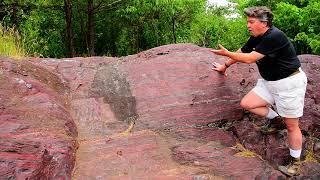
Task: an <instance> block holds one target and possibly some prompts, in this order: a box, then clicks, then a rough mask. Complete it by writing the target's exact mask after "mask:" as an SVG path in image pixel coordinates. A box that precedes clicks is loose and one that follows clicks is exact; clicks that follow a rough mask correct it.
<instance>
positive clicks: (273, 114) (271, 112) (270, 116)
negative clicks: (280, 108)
mask: <svg viewBox="0 0 320 180" xmlns="http://www.w3.org/2000/svg"><path fill="white" fill-rule="evenodd" d="M268 110H269V112H268V114H267V115H266V118H268V119H273V118H275V117H277V116H279V115H278V114H277V113H276V112H275V111H274V110H272V109H271V108H269V107H268Z"/></svg>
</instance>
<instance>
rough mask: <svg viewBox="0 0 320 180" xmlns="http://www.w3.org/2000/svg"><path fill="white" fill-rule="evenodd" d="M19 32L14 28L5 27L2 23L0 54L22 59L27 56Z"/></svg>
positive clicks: (0, 29) (0, 27)
mask: <svg viewBox="0 0 320 180" xmlns="http://www.w3.org/2000/svg"><path fill="white" fill-rule="evenodd" d="M19 37H20V36H19V34H18V33H17V32H15V31H14V30H13V29H12V28H10V29H5V28H4V27H3V26H2V24H0V56H8V57H12V58H15V59H21V58H22V57H24V56H25V51H24V49H23V47H22V45H21V43H20V40H19Z"/></svg>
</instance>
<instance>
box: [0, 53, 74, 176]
mask: <svg viewBox="0 0 320 180" xmlns="http://www.w3.org/2000/svg"><path fill="white" fill-rule="evenodd" d="M0 68H1V70H0V106H1V109H0V177H1V178H0V179H47V178H50V179H70V177H71V171H72V169H73V166H74V160H75V150H76V147H77V143H76V136H77V131H76V127H75V123H74V121H73V119H72V118H71V116H70V113H69V111H68V109H67V108H66V104H65V103H66V99H65V95H67V94H65V93H68V92H67V91H66V90H67V88H65V87H64V85H63V84H62V83H61V81H60V80H59V78H58V77H57V76H55V75H54V74H52V73H50V72H49V71H47V70H46V69H43V68H40V67H37V66H33V65H32V64H30V63H15V62H14V61H10V60H7V59H4V58H1V61H0Z"/></svg>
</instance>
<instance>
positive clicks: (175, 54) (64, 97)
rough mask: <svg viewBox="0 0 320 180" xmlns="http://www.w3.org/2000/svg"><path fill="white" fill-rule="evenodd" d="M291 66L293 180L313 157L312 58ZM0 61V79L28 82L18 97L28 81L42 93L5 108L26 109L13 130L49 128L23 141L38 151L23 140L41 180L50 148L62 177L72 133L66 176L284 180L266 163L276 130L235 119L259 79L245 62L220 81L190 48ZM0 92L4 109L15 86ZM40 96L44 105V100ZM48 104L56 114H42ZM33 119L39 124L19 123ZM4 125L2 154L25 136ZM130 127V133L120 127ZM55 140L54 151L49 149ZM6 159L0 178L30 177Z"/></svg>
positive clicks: (279, 138)
mask: <svg viewBox="0 0 320 180" xmlns="http://www.w3.org/2000/svg"><path fill="white" fill-rule="evenodd" d="M300 59H301V61H302V65H303V69H304V71H305V72H306V73H307V75H308V76H309V82H308V91H307V96H306V108H305V116H304V117H303V118H302V119H301V127H302V129H303V133H304V146H305V149H306V150H305V151H304V158H305V159H306V161H304V163H303V166H302V167H303V172H302V174H301V175H300V176H299V177H297V178H298V179H299V178H300V179H304V178H317V177H319V176H320V165H319V163H318V162H317V161H319V159H320V148H319V147H320V145H319V144H320V142H319V139H320V134H319V127H320V126H319V116H320V113H319V109H320V108H319V102H320V99H319V89H320V87H319V84H320V83H319V79H320V77H319V76H320V75H319V72H320V62H319V60H320V58H319V56H312V55H303V56H300ZM1 60H2V61H1V62H2V66H1V67H2V72H3V73H2V77H6V78H8V79H9V78H14V77H15V76H19V77H20V78H21V77H23V78H30V81H27V80H24V81H25V82H27V83H25V84H24V86H25V87H26V88H27V90H26V91H27V92H28V91H30V90H28V85H27V84H31V85H32V88H34V87H38V86H37V83H38V84H39V83H40V84H41V85H43V86H41V90H40V91H41V92H43V93H42V94H39V93H38V94H37V96H36V97H37V98H36V97H33V99H32V100H28V101H27V102H28V103H29V102H30V101H31V102H33V104H32V105H33V106H35V107H36V108H35V107H32V106H30V105H29V104H25V103H27V102H24V101H22V100H21V99H25V97H29V96H27V95H25V92H24V94H23V95H20V96H19V97H18V98H16V99H17V100H16V101H19V102H20V101H21V102H24V103H21V104H20V105H19V107H17V108H16V109H12V111H10V112H12V113H13V114H19V112H20V109H19V108H20V106H23V107H32V108H31V109H32V111H30V109H27V110H26V111H24V112H23V113H22V114H23V115H24V116H23V117H25V118H20V119H19V123H21V124H23V125H24V124H31V125H32V128H31V127H29V129H32V130H33V126H35V129H36V127H39V128H40V129H41V128H43V127H47V126H48V127H50V130H46V131H44V132H45V133H44V134H42V136H41V138H40V137H38V138H35V137H33V136H32V138H31V139H32V143H34V142H37V143H38V141H40V146H39V147H41V148H38V149H39V150H38V149H37V148H34V147H33V144H32V143H31V145H28V147H25V148H27V149H28V148H29V147H30V146H32V147H33V149H35V150H33V151H30V152H31V153H30V154H32V156H34V159H37V160H38V159H39V160H38V161H39V162H42V167H39V166H34V169H37V168H38V171H37V172H40V171H43V174H41V173H42V172H41V173H38V174H37V175H40V174H41V175H43V177H47V178H49V179H50V178H53V177H58V176H56V174H54V173H51V174H50V173H47V174H45V172H47V171H46V170H47V168H49V167H50V168H51V167H53V166H54V165H53V164H54V163H53V162H52V160H51V161H50V160H49V159H50V157H52V156H53V157H54V155H55V150H60V151H63V152H66V151H67V150H68V151H67V152H68V153H69V154H68V158H69V159H66V158H65V159H63V158H61V157H62V156H59V158H60V159H57V161H55V163H57V164H59V163H60V164H68V167H67V168H66V167H62V166H58V165H57V166H54V167H57V168H58V167H59V168H61V170H60V172H67V173H70V168H72V167H73V163H74V162H73V160H74V158H75V157H74V156H73V154H72V153H74V152H75V148H77V143H75V141H74V140H75V137H76V132H77V131H78V138H77V141H78V143H79V148H78V150H77V155H76V161H75V168H74V171H73V174H72V178H73V179H224V178H231V179H233V178H235V179H254V178H258V179H277V178H285V176H283V175H282V174H281V173H280V172H279V171H277V170H276V166H277V165H278V164H282V163H283V162H284V161H285V159H286V158H287V157H288V152H287V151H288V148H287V144H286V131H282V132H280V133H278V134H275V135H270V136H266V135H262V134H261V133H260V132H259V131H258V128H259V126H261V125H262V124H263V123H264V122H265V121H266V120H265V119H264V118H260V117H256V116H254V115H252V114H249V113H247V112H244V111H243V110H242V109H241V108H240V106H239V102H240V99H241V97H243V96H244V95H245V93H247V92H248V91H249V90H250V89H251V88H252V87H253V86H254V84H255V82H256V79H257V78H259V75H258V72H257V68H256V66H255V65H246V64H235V65H233V66H232V67H231V68H230V69H228V76H223V75H221V74H219V73H217V72H215V71H212V70H211V63H212V62H213V61H217V62H223V61H224V60H225V59H224V58H223V57H221V56H216V55H214V54H212V53H211V52H210V51H209V49H206V48H200V47H198V46H194V45H191V44H177V45H167V46H161V47H158V48H154V49H151V50H148V51H144V52H141V53H139V54H136V55H132V56H127V57H122V58H107V57H92V58H72V59H30V60H28V61H25V62H24V63H21V64H24V66H23V67H32V68H20V70H19V71H17V70H13V69H14V68H12V66H13V65H11V64H14V63H12V62H11V61H9V60H4V59H1ZM16 64H20V63H16ZM10 68H11V69H10ZM18 69H19V68H18ZM33 69H39V70H37V71H35V70H33ZM3 74H6V76H3ZM32 78H33V79H32ZM12 81H13V80H12ZM13 82H14V81H13ZM13 82H12V84H14V83H13ZM1 87H2V88H1V92H0V93H1V103H2V104H3V107H6V108H5V109H4V110H5V111H8V110H7V109H8V108H7V107H11V106H10V102H11V101H13V100H6V98H7V99H8V98H9V97H8V96H5V94H6V93H7V91H12V92H11V93H13V92H14V91H13V90H14V89H18V88H16V87H14V86H10V83H9V84H6V83H2V84H1ZM39 87H40V86H39ZM38 89H39V88H38ZM28 93H31V92H28ZM2 94H3V95H2ZM43 94H44V95H43ZM38 96H41V98H40V97H38ZM2 97H3V98H2ZM10 97H11V96H10ZM30 97H32V96H30ZM44 97H47V99H46V100H47V101H49V102H47V101H45V102H46V103H44V102H43V101H44V100H43V99H44ZM39 99H40V100H39ZM37 103H38V104H37ZM50 103H51V104H57V106H59V108H57V109H55V108H51V106H52V105H51V106H50ZM48 104H49V105H48ZM48 106H50V107H49V108H48ZM34 109H39V110H38V111H35V110H34ZM48 109H49V110H48ZM1 110H3V109H1ZM26 112H28V113H29V112H32V113H34V114H32V113H31V114H28V113H26ZM39 112H44V113H41V114H37V113H39ZM50 114H51V115H50ZM36 115H42V117H41V116H40V117H37V118H28V117H29V116H30V117H36ZM2 116H3V111H2V113H1V116H0V117H2ZM26 118H28V120H26ZM49 118H50V121H47V120H46V119H49ZM7 119H8V118H7ZM12 119H13V118H11V119H10V120H1V122H0V123H1V124H3V125H1V124H0V125H1V126H0V128H1V129H3V131H1V133H2V132H4V133H3V134H7V135H6V136H2V134H1V133H0V134H1V137H3V138H1V140H3V141H1V142H0V146H1V149H0V152H1V153H6V154H8V150H7V151H3V149H4V150H5V149H6V148H7V147H11V145H10V144H6V143H7V141H8V140H9V142H10V141H13V140H11V139H14V140H19V141H21V142H23V143H24V144H28V142H29V141H27V140H25V139H24V138H16V137H15V138H13V137H12V138H11V139H10V137H11V134H18V135H19V136H22V135H25V134H26V133H24V132H23V131H21V130H19V131H18V130H17V129H19V128H17V127H20V126H19V125H20V124H19V125H16V124H14V123H13V124H14V125H13V124H12V121H13V120H12ZM29 119H32V121H30V120H29ZM44 120H45V121H44ZM73 120H74V122H75V124H76V127H77V128H75V126H74V124H73ZM14 122H15V121H14ZM40 122H42V123H40ZM44 122H45V123H44ZM6 123H7V124H10V123H11V124H10V125H7V124H6ZM46 123H48V124H46ZM64 123H66V124H68V125H66V124H64ZM130 124H131V125H134V126H130V128H129V129H127V128H128V127H129V125H130ZM66 127H68V128H67V129H68V131H66ZM20 129H21V128H20ZM22 129H23V128H22ZM43 129H45V128H43ZM41 130H42V129H41ZM126 130H127V131H126ZM40 132H41V131H40ZM42 132H43V131H42ZM61 132H64V133H61ZM8 134H10V136H9V135H8ZM12 136H13V135H12ZM58 136H59V137H58ZM23 137H24V136H23ZM57 137H58V138H60V139H58V140H59V142H60V143H61V144H64V145H63V146H60V145H58V144H55V143H54V142H56V140H57V139H55V138H57ZM7 139H8V140H7ZM35 139H36V140H35ZM43 147H54V148H52V149H48V148H43ZM59 148H60V149H59ZM13 149H17V147H15V148H13ZM253 151H254V152H253ZM10 153H11V154H12V155H14V156H13V158H12V159H5V158H6V157H7V155H6V154H5V155H2V156H1V155H0V162H1V163H2V162H3V163H2V164H3V165H2V164H1V166H0V175H1V176H2V174H10V173H11V172H12V173H11V174H13V175H15V176H16V177H18V176H20V175H21V177H22V175H24V176H23V177H33V176H34V177H39V176H35V173H33V174H32V173H31V172H29V171H28V173H22V172H21V171H23V169H22V168H20V166H19V165H17V162H24V163H26V164H27V163H28V162H29V161H28V160H27V159H24V160H20V159H19V157H18V155H20V154H24V153H20V152H16V151H13V152H10ZM66 154H67V153H66ZM47 156H48V157H47ZM41 158H42V159H41ZM34 159H33V161H34ZM40 159H41V160H40ZM51 159H54V158H51ZM67 160H68V162H66V161H67ZM38 161H37V162H38ZM47 161H48V162H47ZM12 162H14V163H15V164H14V163H12ZM19 168H20V169H19ZM19 170H20V171H19ZM58 171H59V170H58ZM13 172H15V174H14V173H13ZM67 173H66V174H67ZM26 174H27V175H28V176H26ZM62 174H63V173H62ZM32 175H33V176H32ZM7 177H9V176H7ZM61 177H62V176H61ZM66 177H70V174H69V176H66Z"/></svg>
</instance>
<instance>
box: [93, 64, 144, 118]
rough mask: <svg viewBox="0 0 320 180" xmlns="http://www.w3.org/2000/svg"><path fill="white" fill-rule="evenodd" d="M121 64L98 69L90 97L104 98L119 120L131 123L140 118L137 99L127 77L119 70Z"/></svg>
mask: <svg viewBox="0 0 320 180" xmlns="http://www.w3.org/2000/svg"><path fill="white" fill-rule="evenodd" d="M119 63H120V62H116V63H111V64H106V65H104V66H102V67H100V68H99V69H98V71H97V73H96V74H95V77H94V81H93V83H92V87H91V91H90V96H93V97H103V98H104V102H105V103H108V104H109V105H110V107H111V110H112V112H113V113H114V115H115V116H116V118H117V119H119V120H121V121H125V122H131V121H134V120H135V119H137V117H138V115H137V110H136V99H135V97H133V96H132V93H131V90H130V84H129V82H128V81H127V79H126V77H127V75H126V74H124V73H123V72H122V71H121V70H120V69H119Z"/></svg>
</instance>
